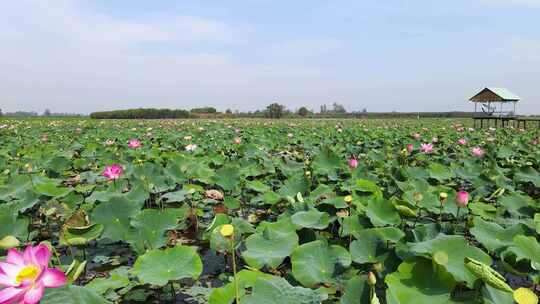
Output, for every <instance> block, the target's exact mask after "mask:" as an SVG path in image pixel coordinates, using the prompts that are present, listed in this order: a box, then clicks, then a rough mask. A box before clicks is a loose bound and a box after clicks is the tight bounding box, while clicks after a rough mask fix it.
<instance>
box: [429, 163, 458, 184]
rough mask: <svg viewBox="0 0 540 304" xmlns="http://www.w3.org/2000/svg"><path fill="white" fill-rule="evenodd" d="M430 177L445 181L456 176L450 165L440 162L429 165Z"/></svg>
mask: <svg viewBox="0 0 540 304" xmlns="http://www.w3.org/2000/svg"><path fill="white" fill-rule="evenodd" d="M427 171H428V173H429V177H431V178H434V179H436V180H438V181H439V182H443V181H445V180H448V179H451V178H453V177H454V172H453V171H451V170H450V168H449V167H448V166H443V165H442V164H439V163H430V164H429V167H428V170H427Z"/></svg>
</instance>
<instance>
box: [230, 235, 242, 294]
mask: <svg viewBox="0 0 540 304" xmlns="http://www.w3.org/2000/svg"><path fill="white" fill-rule="evenodd" d="M230 240H231V257H232V265H233V273H234V295H235V298H236V303H237V304H240V292H239V289H238V276H237V275H236V253H235V250H234V236H233V237H231V238H230Z"/></svg>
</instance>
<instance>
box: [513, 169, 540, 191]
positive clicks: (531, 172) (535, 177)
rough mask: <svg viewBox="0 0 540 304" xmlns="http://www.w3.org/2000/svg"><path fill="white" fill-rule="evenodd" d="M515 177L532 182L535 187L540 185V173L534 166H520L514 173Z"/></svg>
mask: <svg viewBox="0 0 540 304" xmlns="http://www.w3.org/2000/svg"><path fill="white" fill-rule="evenodd" d="M514 179H516V180H518V181H522V182H531V183H533V185H534V186H535V187H540V174H538V171H536V170H535V169H534V168H532V167H523V168H520V169H519V170H518V171H517V172H516V173H514Z"/></svg>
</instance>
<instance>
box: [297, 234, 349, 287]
mask: <svg viewBox="0 0 540 304" xmlns="http://www.w3.org/2000/svg"><path fill="white" fill-rule="evenodd" d="M291 263H292V273H293V276H294V278H295V279H296V280H297V281H298V282H300V283H301V284H302V285H304V286H306V287H314V286H315V285H316V284H320V283H332V282H334V281H335V280H334V276H335V275H336V271H338V270H339V269H343V268H347V267H349V266H350V265H351V255H350V254H349V252H347V250H346V249H345V248H343V247H341V246H338V245H331V246H328V244H327V243H326V242H324V241H321V240H318V241H313V242H309V243H305V244H302V245H300V246H298V247H296V249H294V251H293V253H292V255H291Z"/></svg>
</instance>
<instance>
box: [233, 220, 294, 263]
mask: <svg viewBox="0 0 540 304" xmlns="http://www.w3.org/2000/svg"><path fill="white" fill-rule="evenodd" d="M245 244H246V248H247V250H246V251H244V252H242V257H243V258H244V260H245V261H246V263H247V264H248V265H249V266H251V267H254V268H257V269H260V268H262V267H263V266H265V265H267V266H269V267H272V268H276V267H277V266H279V265H280V264H281V262H283V260H284V259H285V258H286V257H288V256H289V255H290V254H291V252H292V251H293V249H294V248H295V247H296V246H297V245H298V235H297V234H296V232H295V231H294V230H286V229H281V230H280V229H275V228H270V227H267V228H266V229H264V230H263V231H262V232H258V233H255V234H252V235H250V236H249V237H248V238H247V239H246V240H245Z"/></svg>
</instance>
